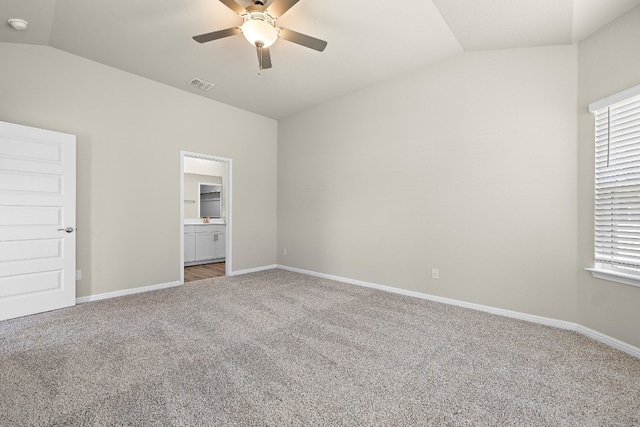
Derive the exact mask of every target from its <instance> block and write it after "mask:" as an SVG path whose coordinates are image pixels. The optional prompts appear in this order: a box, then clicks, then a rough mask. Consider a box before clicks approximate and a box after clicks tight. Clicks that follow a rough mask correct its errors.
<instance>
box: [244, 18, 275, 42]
mask: <svg viewBox="0 0 640 427" xmlns="http://www.w3.org/2000/svg"><path fill="white" fill-rule="evenodd" d="M260 15H262V14H260ZM261 18H262V17H254V16H251V17H249V18H248V19H247V20H245V21H244V23H243V24H242V27H241V29H242V34H243V35H244V37H245V38H246V39H247V40H248V41H249V43H251V44H252V45H253V46H255V45H256V42H262V44H263V47H269V46H271V45H272V44H273V43H275V41H276V40H278V30H277V29H276V28H275V27H274V26H273V24H271V23H270V22H268V20H267V19H261Z"/></svg>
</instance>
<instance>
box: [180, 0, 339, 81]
mask: <svg viewBox="0 0 640 427" xmlns="http://www.w3.org/2000/svg"><path fill="white" fill-rule="evenodd" d="M298 1H299V0H274V1H273V3H271V4H270V5H269V6H268V7H266V6H265V5H264V3H263V2H262V1H260V0H255V1H254V4H252V5H251V6H249V7H247V8H246V9H245V8H244V7H242V6H240V5H239V4H238V3H236V2H235V1H234V0H220V2H221V3H222V4H224V5H225V6H227V7H228V8H229V9H231V10H233V11H234V12H235V13H237V14H238V15H240V17H241V18H242V19H243V20H244V22H243V23H242V25H241V26H239V27H232V28H227V29H226V30H219V31H214V32H212V33H206V34H200V35H199V36H194V37H193V39H194V40H195V41H197V42H198V43H206V42H210V41H213V40H218V39H222V38H225V37H230V36H235V35H237V34H243V35H244V37H245V38H246V39H247V40H248V41H249V43H251V44H252V45H254V46H255V47H256V50H257V52H258V66H259V71H262V70H264V69H267V68H271V53H270V52H269V47H270V46H271V45H272V44H273V43H275V41H276V40H278V39H279V38H281V39H284V40H288V41H290V42H293V43H296V44H299V45H301V46H305V47H308V48H310V49H314V50H317V51H319V52H322V51H323V50H324V48H325V47H327V42H326V41H324V40H320V39H316V38H315V37H311V36H307V35H306V34H301V33H298V32H296V31H293V30H289V29H287V28H282V27H276V19H278V18H280V17H281V16H282V15H283V14H284V13H285V12H286V11H287V10H289V9H291V7H293V6H294V5H295V4H296V3H298ZM265 2H266V0H265Z"/></svg>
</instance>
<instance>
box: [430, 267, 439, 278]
mask: <svg viewBox="0 0 640 427" xmlns="http://www.w3.org/2000/svg"><path fill="white" fill-rule="evenodd" d="M431 278H432V279H436V280H437V279H439V278H440V270H438V269H437V268H432V269H431Z"/></svg>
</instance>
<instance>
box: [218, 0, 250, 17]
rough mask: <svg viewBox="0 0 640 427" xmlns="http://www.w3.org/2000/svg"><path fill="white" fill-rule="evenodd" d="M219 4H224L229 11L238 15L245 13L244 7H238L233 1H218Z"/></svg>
mask: <svg viewBox="0 0 640 427" xmlns="http://www.w3.org/2000/svg"><path fill="white" fill-rule="evenodd" d="M220 3H222V4H224V5H225V6H227V7H228V8H229V9H231V10H233V11H234V12H235V13H237V14H238V15H242V14H243V13H245V12H246V9H245V8H244V7H242V6H240V5H239V4H238V3H236V2H235V1H233V0H220Z"/></svg>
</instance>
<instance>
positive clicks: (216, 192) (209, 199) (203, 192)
mask: <svg viewBox="0 0 640 427" xmlns="http://www.w3.org/2000/svg"><path fill="white" fill-rule="evenodd" d="M198 194H199V197H200V203H199V212H198V217H199V218H202V217H209V218H220V213H221V212H222V205H221V200H222V198H221V195H222V185H219V184H209V183H203V182H200V183H198Z"/></svg>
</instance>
